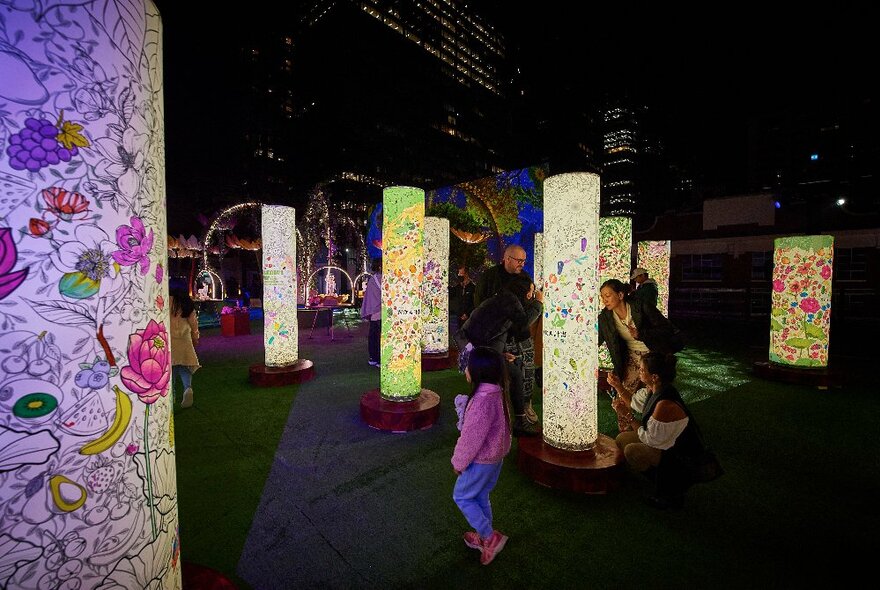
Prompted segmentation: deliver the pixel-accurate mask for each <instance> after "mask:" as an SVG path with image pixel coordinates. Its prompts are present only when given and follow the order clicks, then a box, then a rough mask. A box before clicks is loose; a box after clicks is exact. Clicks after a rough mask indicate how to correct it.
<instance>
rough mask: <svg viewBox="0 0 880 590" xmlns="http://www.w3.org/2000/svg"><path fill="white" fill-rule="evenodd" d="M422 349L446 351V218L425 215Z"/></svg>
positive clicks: (447, 300)
mask: <svg viewBox="0 0 880 590" xmlns="http://www.w3.org/2000/svg"><path fill="white" fill-rule="evenodd" d="M422 318H423V320H424V327H423V335H422V351H423V352H425V353H427V354H438V353H444V352H447V351H448V350H449V220H448V219H442V218H439V217H425V269H424V275H423V280H422Z"/></svg>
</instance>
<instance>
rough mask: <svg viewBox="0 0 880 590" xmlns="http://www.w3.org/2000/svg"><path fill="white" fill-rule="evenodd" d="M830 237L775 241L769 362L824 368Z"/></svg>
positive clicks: (828, 325)
mask: <svg viewBox="0 0 880 590" xmlns="http://www.w3.org/2000/svg"><path fill="white" fill-rule="evenodd" d="M833 262H834V237H833V236H796V237H790V238H777V239H776V241H775V243H774V250H773V290H772V297H771V300H772V307H771V310H770V360H771V361H772V362H774V363H779V364H782V365H792V366H796V367H809V368H822V367H827V366H828V342H829V337H830V332H831V271H832V268H833Z"/></svg>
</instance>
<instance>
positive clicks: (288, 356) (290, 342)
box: [262, 205, 299, 367]
mask: <svg viewBox="0 0 880 590" xmlns="http://www.w3.org/2000/svg"><path fill="white" fill-rule="evenodd" d="M262 229H263V292H264V294H263V344H264V346H265V350H266V366H267V367H285V366H288V365H292V364H293V363H295V362H296V360H297V358H298V357H299V329H298V324H297V318H296V312H297V309H296V211H295V210H294V209H293V208H292V207H283V206H277V205H263V207H262Z"/></svg>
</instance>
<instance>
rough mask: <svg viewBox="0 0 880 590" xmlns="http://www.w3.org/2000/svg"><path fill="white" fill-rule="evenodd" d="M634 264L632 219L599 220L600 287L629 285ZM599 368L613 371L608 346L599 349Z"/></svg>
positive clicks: (604, 218)
mask: <svg viewBox="0 0 880 590" xmlns="http://www.w3.org/2000/svg"><path fill="white" fill-rule="evenodd" d="M631 262H632V219H631V218H629V217H602V218H600V219H599V285H600V286H601V285H602V283H604V282H605V281H607V280H608V279H617V280H619V281H622V282H623V283H624V284H627V283H629V273H630V270H631V266H630V263H631ZM599 368H601V369H603V370H606V371H608V370H611V369H613V368H614V364H613V363H612V362H611V354H610V353H609V352H608V346H606V345H605V344H602V346H600V347H599Z"/></svg>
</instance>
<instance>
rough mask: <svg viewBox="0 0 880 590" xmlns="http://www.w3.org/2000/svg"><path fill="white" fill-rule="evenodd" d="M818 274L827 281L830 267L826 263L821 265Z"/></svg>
mask: <svg viewBox="0 0 880 590" xmlns="http://www.w3.org/2000/svg"><path fill="white" fill-rule="evenodd" d="M819 274H820V275H822V278H823V279H825V280H826V281H827V280H828V279H830V278H831V267H830V266H828V265H827V264H826V265H825V266H823V267H822V270H821V271H820V272H819Z"/></svg>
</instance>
